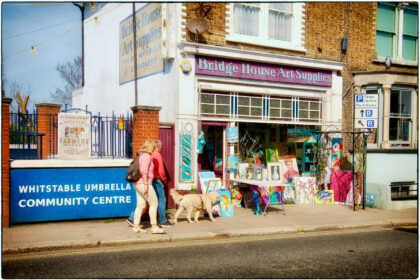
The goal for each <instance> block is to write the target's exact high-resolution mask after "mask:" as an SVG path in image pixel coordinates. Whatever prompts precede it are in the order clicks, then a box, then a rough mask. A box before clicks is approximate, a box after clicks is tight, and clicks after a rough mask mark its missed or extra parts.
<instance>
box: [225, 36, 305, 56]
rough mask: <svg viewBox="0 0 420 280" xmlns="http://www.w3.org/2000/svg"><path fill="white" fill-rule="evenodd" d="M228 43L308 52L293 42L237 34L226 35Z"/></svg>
mask: <svg viewBox="0 0 420 280" xmlns="http://www.w3.org/2000/svg"><path fill="white" fill-rule="evenodd" d="M226 41H230V42H235V43H245V44H250V45H258V46H263V47H270V48H277V49H287V50H293V51H298V52H306V49H305V48H304V47H302V46H300V45H296V44H295V43H293V42H284V41H278V40H267V39H261V38H258V37H251V36H241V35H235V34H233V35H232V34H228V35H226Z"/></svg>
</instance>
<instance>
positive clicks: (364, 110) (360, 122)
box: [354, 94, 379, 128]
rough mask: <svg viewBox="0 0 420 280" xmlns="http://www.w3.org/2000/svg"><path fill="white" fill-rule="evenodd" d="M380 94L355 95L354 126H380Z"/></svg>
mask: <svg viewBox="0 0 420 280" xmlns="http://www.w3.org/2000/svg"><path fill="white" fill-rule="evenodd" d="M378 110H379V98H378V94H356V95H355V96H354V127H355V128H377V127H378Z"/></svg>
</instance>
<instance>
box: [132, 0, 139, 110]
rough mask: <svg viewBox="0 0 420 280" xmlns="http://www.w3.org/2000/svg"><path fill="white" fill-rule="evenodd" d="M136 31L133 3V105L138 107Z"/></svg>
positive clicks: (134, 5)
mask: <svg viewBox="0 0 420 280" xmlns="http://www.w3.org/2000/svg"><path fill="white" fill-rule="evenodd" d="M136 37H137V30H136V4H135V3H134V2H133V43H134V52H133V55H134V100H135V101H134V105H135V106H137V105H138V100H137V99H138V97H137V41H136Z"/></svg>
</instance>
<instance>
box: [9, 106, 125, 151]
mask: <svg viewBox="0 0 420 280" xmlns="http://www.w3.org/2000/svg"><path fill="white" fill-rule="evenodd" d="M64 112H76V113H86V114H89V116H90V124H91V134H90V135H91V157H93V158H95V157H96V158H131V157H132V123H133V119H132V115H130V114H128V113H127V115H126V116H123V115H120V116H116V115H115V114H112V116H110V117H108V116H101V115H100V114H98V115H97V116H93V115H92V113H91V112H89V111H87V108H86V110H83V109H75V108H72V109H70V110H65V111H63V113H64ZM49 123H50V126H49V136H48V137H44V139H43V136H45V134H42V133H38V115H37V114H20V113H10V158H11V159H42V154H41V153H42V149H41V147H42V142H43V141H44V142H45V141H47V143H49V145H48V146H49V151H47V152H48V154H49V156H48V157H49V158H55V157H56V156H57V153H58V127H57V124H58V116H57V115H50V116H49Z"/></svg>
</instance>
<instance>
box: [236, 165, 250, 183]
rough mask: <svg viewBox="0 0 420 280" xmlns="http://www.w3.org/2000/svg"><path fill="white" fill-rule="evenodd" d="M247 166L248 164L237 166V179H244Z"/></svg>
mask: <svg viewBox="0 0 420 280" xmlns="http://www.w3.org/2000/svg"><path fill="white" fill-rule="evenodd" d="M248 166H249V164H248V163H240V164H239V172H238V173H239V179H246V175H247V172H246V169H247V168H248Z"/></svg>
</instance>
